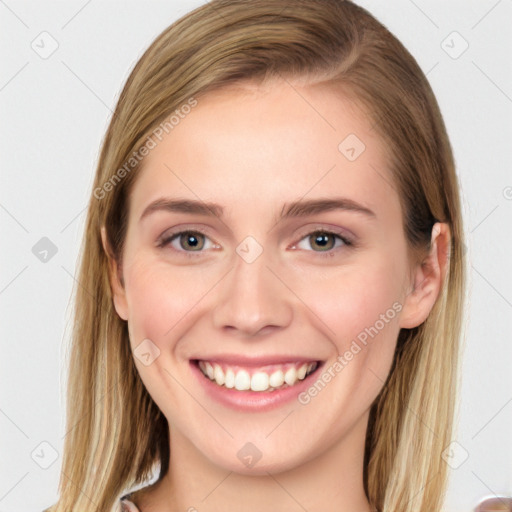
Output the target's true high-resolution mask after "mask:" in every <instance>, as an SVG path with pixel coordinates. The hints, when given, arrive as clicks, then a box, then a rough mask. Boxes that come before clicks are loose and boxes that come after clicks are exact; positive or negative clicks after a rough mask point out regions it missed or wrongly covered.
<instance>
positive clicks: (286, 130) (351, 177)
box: [131, 80, 398, 214]
mask: <svg viewBox="0 0 512 512" xmlns="http://www.w3.org/2000/svg"><path fill="white" fill-rule="evenodd" d="M386 156H387V155H386V153H385V151H384V147H383V143H382V140H381V139H380V137H379V136H378V134H377V133H376V132H375V131H374V130H373V129H372V120H371V119H370V118H369V116H368V115H367V114H366V113H365V112H364V111H363V110H362V109H361V108H360V107H359V105H357V104H356V103H355V102H354V101H353V100H351V99H350V98H349V97H348V96H345V95H343V93H342V92H340V91H338V90H336V89H334V88H333V87H332V86H326V85H325V84H318V85H305V84H301V83H295V82H291V81H287V80H274V81H272V82H270V83H267V84H264V85H255V84H252V83H239V84H236V85H234V86H229V87H224V88H221V89H218V90H215V91H210V92H208V93H206V94H205V95H203V96H199V97H197V106H195V107H194V108H193V109H191V111H190V113H188V114H187V115H185V116H183V118H182V119H180V122H179V123H178V124H177V125H175V126H174V127H173V128H172V130H171V131H170V132H169V133H168V134H167V135H164V137H163V139H162V140H161V141H160V142H158V143H157V145H156V147H155V148H154V149H152V150H151V152H150V153H149V154H148V155H147V156H146V157H145V159H144V162H143V167H142V170H141V171H140V172H141V174H140V176H139V177H138V179H137V181H136V184H135V187H134V189H133V190H132V194H131V204H132V206H133V210H134V211H133V213H134V214H137V213H139V214H140V212H141V209H142V208H143V207H144V203H147V202H149V201H151V200H154V199H156V198H158V197H159V196H162V195H163V194H164V193H166V194H174V195H177V196H181V197H183V196H184V197H190V198H194V199H203V200H210V199H211V200H214V201H216V202H219V203H222V204H225V205H227V206H229V205H234V204H235V203H240V202H243V206H244V210H245V211H248V210H251V209H254V210H255V211H256V210H257V209H258V207H259V206H258V205H263V206H265V205H272V204H275V203H282V202H285V201H287V200H296V199H299V198H300V197H303V196H305V195H310V196H315V197H318V196H320V195H322V196H325V195H326V194H332V193H334V192H336V193H337V194H338V195H344V196H348V197H350V198H352V199H354V200H357V201H360V202H363V203H366V204H368V205H369V203H372V204H374V206H375V208H376V209H378V208H377V204H378V203H379V199H381V200H384V201H385V200H386V195H387V198H388V201H389V200H390V197H389V195H390V192H391V193H393V192H394V190H393V187H392V186H391V187H390V185H391V183H392V177H391V174H390V171H389V169H388V166H387V163H386V162H387V158H386ZM390 189H391V190H390ZM391 199H393V198H391ZM395 199H396V200H397V201H398V198H397V197H396V198H395ZM375 203H377V204H375Z"/></svg>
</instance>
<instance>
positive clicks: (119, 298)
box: [101, 226, 128, 320]
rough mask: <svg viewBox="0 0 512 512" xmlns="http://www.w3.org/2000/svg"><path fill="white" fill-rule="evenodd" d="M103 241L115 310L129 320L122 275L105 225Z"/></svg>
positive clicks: (102, 228) (102, 229)
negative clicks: (120, 275)
mask: <svg viewBox="0 0 512 512" xmlns="http://www.w3.org/2000/svg"><path fill="white" fill-rule="evenodd" d="M101 242H102V244H103V250H104V251H105V254H106V255H107V259H108V266H109V269H108V270H109V272H108V274H109V282H110V289H111V291H112V298H113V302H114V307H115V310H116V312H117V314H118V315H119V316H120V317H121V318H122V319H123V320H128V304H127V301H126V292H125V289H124V286H123V284H122V277H121V278H120V277H119V274H118V264H117V261H116V260H115V258H114V256H113V253H112V251H111V248H110V245H109V243H108V240H107V232H106V229H105V226H102V227H101Z"/></svg>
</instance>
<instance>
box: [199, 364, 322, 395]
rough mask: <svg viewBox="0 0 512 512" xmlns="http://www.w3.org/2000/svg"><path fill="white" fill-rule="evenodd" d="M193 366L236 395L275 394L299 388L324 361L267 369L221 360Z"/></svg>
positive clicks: (275, 365)
mask: <svg viewBox="0 0 512 512" xmlns="http://www.w3.org/2000/svg"><path fill="white" fill-rule="evenodd" d="M191 363H192V364H194V365H195V366H196V367H197V368H199V370H200V372H201V373H202V374H203V376H204V377H205V378H207V379H209V380H210V381H211V382H213V383H214V384H216V385H217V386H218V387H220V388H226V389H230V390H234V391H240V392H242V391H246V392H247V391H254V392H257V393H265V392H273V391H276V390H281V389H285V388H291V387H294V386H297V385H298V384H299V383H300V382H301V381H303V380H305V379H306V378H307V377H308V376H309V375H311V374H312V373H315V372H316V371H318V369H319V367H320V366H322V364H323V362H322V361H316V360H311V361H290V362H285V363H276V364H267V365H263V366H258V367H255V366H244V365H242V364H240V365H238V364H233V363H227V362H225V361H220V360H203V359H194V360H191Z"/></svg>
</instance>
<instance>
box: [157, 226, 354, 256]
mask: <svg viewBox="0 0 512 512" xmlns="http://www.w3.org/2000/svg"><path fill="white" fill-rule="evenodd" d="M185 233H189V234H194V235H202V236H205V237H206V238H208V236H207V235H206V234H205V233H203V232H201V231H197V230H192V229H186V230H183V231H177V232H175V233H171V234H170V235H167V236H165V237H163V238H162V239H160V240H159V242H158V244H157V246H158V247H159V248H160V249H164V248H165V247H166V246H167V245H168V244H170V243H171V242H172V241H173V240H175V239H176V238H178V237H179V236H180V235H183V234H185ZM314 234H326V235H333V236H335V237H337V238H338V239H339V240H341V241H342V242H343V246H344V247H349V248H350V247H354V246H355V244H354V242H352V241H351V240H349V239H348V238H347V237H346V236H344V235H342V234H341V233H338V232H335V231H331V230H329V229H315V230H313V231H310V232H309V233H306V235H305V236H303V237H302V238H301V239H300V240H299V242H298V243H300V242H301V241H302V240H304V239H305V238H308V237H310V236H311V235H314ZM296 245H298V244H293V247H295V246H296ZM343 246H342V247H337V248H332V249H329V250H327V251H307V252H314V253H317V254H318V256H320V257H323V258H329V257H332V256H333V254H334V253H335V252H337V250H339V249H342V248H343ZM174 251H176V252H179V253H183V254H184V255H185V256H186V257H187V258H197V257H198V256H199V255H200V254H201V253H203V252H204V251H185V250H179V249H174ZM194 253H196V254H194Z"/></svg>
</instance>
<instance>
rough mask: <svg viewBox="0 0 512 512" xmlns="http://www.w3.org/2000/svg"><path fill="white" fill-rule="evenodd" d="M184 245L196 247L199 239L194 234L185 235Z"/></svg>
mask: <svg viewBox="0 0 512 512" xmlns="http://www.w3.org/2000/svg"><path fill="white" fill-rule="evenodd" d="M185 240H186V245H189V246H190V247H193V248H197V246H198V245H199V241H198V238H197V236H196V235H190V234H189V235H187V236H186V237H185Z"/></svg>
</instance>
